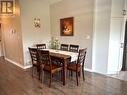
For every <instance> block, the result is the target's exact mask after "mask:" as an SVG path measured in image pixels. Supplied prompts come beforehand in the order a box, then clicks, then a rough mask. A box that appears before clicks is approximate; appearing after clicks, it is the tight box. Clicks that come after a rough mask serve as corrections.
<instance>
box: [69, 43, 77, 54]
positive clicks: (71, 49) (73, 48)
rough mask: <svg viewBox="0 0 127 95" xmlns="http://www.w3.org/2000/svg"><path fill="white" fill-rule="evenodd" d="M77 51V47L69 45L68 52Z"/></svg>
mask: <svg viewBox="0 0 127 95" xmlns="http://www.w3.org/2000/svg"><path fill="white" fill-rule="evenodd" d="M78 50H79V45H72V44H71V45H70V47H69V51H70V52H78Z"/></svg>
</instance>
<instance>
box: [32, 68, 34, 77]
mask: <svg viewBox="0 0 127 95" xmlns="http://www.w3.org/2000/svg"><path fill="white" fill-rule="evenodd" d="M33 68H34V67H33V66H32V77H33V73H34V72H33Z"/></svg>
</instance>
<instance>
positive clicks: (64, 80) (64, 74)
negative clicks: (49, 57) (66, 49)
mask: <svg viewBox="0 0 127 95" xmlns="http://www.w3.org/2000/svg"><path fill="white" fill-rule="evenodd" d="M66 72H67V60H66V59H64V62H63V85H65V84H66Z"/></svg>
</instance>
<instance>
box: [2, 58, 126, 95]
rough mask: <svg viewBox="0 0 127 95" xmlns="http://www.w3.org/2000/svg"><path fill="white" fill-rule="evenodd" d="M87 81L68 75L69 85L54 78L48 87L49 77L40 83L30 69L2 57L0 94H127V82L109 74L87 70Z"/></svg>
mask: <svg viewBox="0 0 127 95" xmlns="http://www.w3.org/2000/svg"><path fill="white" fill-rule="evenodd" d="M85 77H86V81H85V82H83V81H82V78H81V79H80V83H79V86H77V85H76V79H75V77H74V78H70V77H67V85H66V86H63V85H62V82H60V81H57V80H56V79H54V80H53V82H52V86H51V88H49V87H48V82H49V78H48V76H46V77H45V79H44V82H43V83H40V81H38V79H37V78H36V77H34V78H32V76H31V72H30V70H22V69H20V68H19V67H16V66H15V65H13V64H10V63H9V62H7V61H5V60H4V59H3V58H0V95H127V82H126V81H121V80H118V79H114V78H110V77H107V76H103V75H99V74H95V73H89V72H85Z"/></svg>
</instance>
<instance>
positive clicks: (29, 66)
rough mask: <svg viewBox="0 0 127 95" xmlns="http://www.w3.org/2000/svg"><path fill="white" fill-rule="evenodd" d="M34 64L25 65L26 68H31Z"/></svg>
mask: <svg viewBox="0 0 127 95" xmlns="http://www.w3.org/2000/svg"><path fill="white" fill-rule="evenodd" d="M31 67H32V65H28V66H24V69H28V68H31Z"/></svg>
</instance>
